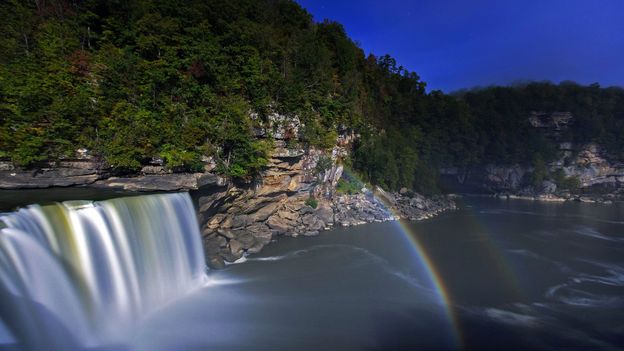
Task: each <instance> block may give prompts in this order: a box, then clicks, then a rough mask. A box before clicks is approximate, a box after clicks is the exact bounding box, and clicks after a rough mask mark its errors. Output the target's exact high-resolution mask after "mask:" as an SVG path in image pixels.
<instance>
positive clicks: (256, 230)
mask: <svg viewBox="0 0 624 351" xmlns="http://www.w3.org/2000/svg"><path fill="white" fill-rule="evenodd" d="M246 230H247V231H248V232H249V233H251V235H252V236H253V237H254V238H255V242H256V243H260V244H262V245H266V244H268V243H270V242H271V238H272V237H273V233H272V232H271V229H269V227H267V226H266V225H264V224H262V223H255V224H253V225H250V226H249V227H247V228H246Z"/></svg>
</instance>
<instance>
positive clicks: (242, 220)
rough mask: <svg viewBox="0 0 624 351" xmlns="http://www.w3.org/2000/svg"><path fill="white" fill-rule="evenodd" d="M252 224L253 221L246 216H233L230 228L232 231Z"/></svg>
mask: <svg viewBox="0 0 624 351" xmlns="http://www.w3.org/2000/svg"><path fill="white" fill-rule="evenodd" d="M252 222H253V220H252V219H251V217H250V216H248V215H245V214H242V215H238V216H234V217H233V218H232V226H231V228H234V229H237V228H243V227H246V226H248V225H250V224H251V223H252Z"/></svg>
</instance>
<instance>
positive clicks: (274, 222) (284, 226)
mask: <svg viewBox="0 0 624 351" xmlns="http://www.w3.org/2000/svg"><path fill="white" fill-rule="evenodd" d="M266 224H267V225H268V226H269V228H271V229H273V230H275V231H276V232H277V233H278V234H286V233H288V232H290V231H292V230H293V228H294V226H295V224H294V223H293V222H292V221H289V220H287V219H285V218H281V217H279V216H271V217H269V219H268V220H267V222H266Z"/></svg>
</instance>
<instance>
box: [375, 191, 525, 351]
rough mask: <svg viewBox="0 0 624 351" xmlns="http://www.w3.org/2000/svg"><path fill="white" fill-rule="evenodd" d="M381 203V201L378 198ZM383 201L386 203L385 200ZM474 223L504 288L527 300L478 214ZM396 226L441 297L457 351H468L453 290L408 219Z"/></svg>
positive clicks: (394, 223)
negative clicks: (455, 305)
mask: <svg viewBox="0 0 624 351" xmlns="http://www.w3.org/2000/svg"><path fill="white" fill-rule="evenodd" d="M378 200H379V199H378ZM379 202H380V203H381V204H383V201H380V200H379ZM384 207H385V209H386V210H387V211H388V212H389V213H391V214H392V215H393V216H394V217H395V218H399V217H400V216H399V215H398V214H397V213H396V212H395V211H393V210H392V209H391V208H390V207H388V206H386V205H384ZM469 220H470V222H469V223H468V225H469V226H472V227H473V228H474V229H475V230H477V232H479V233H481V239H483V240H479V242H480V243H481V244H482V245H483V246H484V249H485V250H484V252H486V253H487V254H488V256H489V258H490V259H491V260H492V261H493V262H494V265H493V267H494V268H495V269H496V270H497V272H498V276H499V277H503V279H504V280H505V281H503V282H501V283H504V286H505V287H507V288H509V290H508V292H510V293H513V294H514V295H515V297H516V299H517V300H518V301H521V300H522V298H523V294H521V290H520V288H519V285H518V283H517V281H516V280H515V279H513V278H514V277H515V274H514V272H513V271H512V270H511V269H510V267H509V265H508V264H506V261H505V260H504V258H503V257H502V256H501V254H500V250H499V249H498V245H497V244H496V243H495V242H494V240H493V239H492V238H491V236H490V235H488V234H487V233H488V230H487V228H485V227H484V226H483V225H482V224H481V223H480V222H479V221H477V219H476V218H475V216H474V215H470V216H469ZM392 223H393V225H395V226H396V227H397V228H398V230H399V232H400V233H401V235H402V236H403V238H404V239H405V240H406V241H407V242H409V244H410V246H411V247H412V248H413V249H414V250H413V252H414V254H415V257H416V259H417V263H418V264H419V265H420V267H422V268H423V269H424V272H425V274H426V275H427V278H428V280H429V282H430V284H431V287H432V288H433V289H434V293H435V294H436V295H437V297H438V299H439V302H440V304H441V305H442V307H443V309H444V313H445V315H446V319H447V321H448V323H449V330H450V332H451V334H452V338H453V340H452V342H453V344H454V346H455V348H456V349H465V348H466V346H465V343H464V336H463V332H462V330H461V324H460V323H459V319H458V316H457V314H456V313H455V310H456V309H455V308H454V304H453V302H452V299H451V295H450V293H449V289H448V287H447V285H446V284H445V282H444V279H443V276H442V275H441V274H440V272H439V271H438V269H437V268H436V265H435V262H434V261H433V260H432V259H431V257H430V256H429V255H428V254H427V251H426V250H425V247H424V245H423V244H422V243H421V241H420V240H419V239H418V235H416V233H415V232H414V229H412V228H411V227H410V226H409V221H404V220H395V221H393V222H392Z"/></svg>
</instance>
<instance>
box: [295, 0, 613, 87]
mask: <svg viewBox="0 0 624 351" xmlns="http://www.w3.org/2000/svg"><path fill="white" fill-rule="evenodd" d="M297 1H298V2H299V3H300V4H301V5H302V6H303V7H305V8H306V9H307V10H308V11H309V12H310V13H312V14H313V15H314V18H315V20H317V21H321V20H323V19H324V18H328V19H332V20H335V21H338V22H340V23H342V24H343V25H344V26H345V29H346V31H347V33H348V34H349V36H350V37H351V38H352V39H353V40H355V41H356V42H358V43H359V44H360V46H361V47H362V48H363V49H364V51H365V52H366V53H367V54H368V53H370V52H372V53H374V54H376V55H383V54H386V53H388V54H390V55H392V56H393V57H395V58H396V59H397V61H398V63H399V64H401V65H403V66H404V67H406V68H407V69H409V70H411V71H415V72H416V73H418V74H419V75H420V76H421V78H422V79H423V80H424V81H426V82H427V84H428V90H431V89H441V90H444V91H446V92H450V91H453V90H457V89H460V88H469V87H474V86H486V85H491V84H509V83H513V82H516V81H522V80H551V81H553V82H559V81H561V80H574V81H577V82H579V83H583V84H590V83H594V82H598V83H600V85H602V86H610V85H619V86H624V0H421V1H418V0H414V1H407V0H297Z"/></svg>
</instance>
